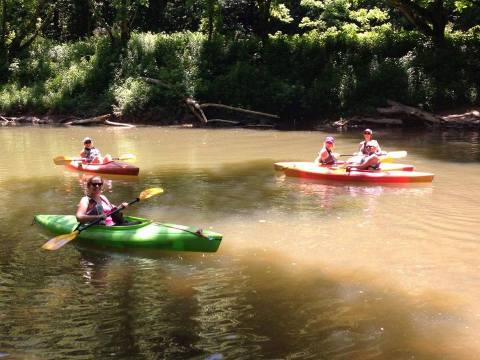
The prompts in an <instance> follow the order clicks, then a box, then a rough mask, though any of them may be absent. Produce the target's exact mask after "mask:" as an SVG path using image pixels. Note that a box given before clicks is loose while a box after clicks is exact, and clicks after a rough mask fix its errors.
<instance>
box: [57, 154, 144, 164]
mask: <svg viewBox="0 0 480 360" xmlns="http://www.w3.org/2000/svg"><path fill="white" fill-rule="evenodd" d="M112 160H135V155H133V154H123V155H121V156H119V157H114V158H112ZM71 161H82V158H73V157H69V156H57V157H54V158H53V162H54V163H55V165H65V164H67V163H69V162H71ZM96 165H101V164H96Z"/></svg>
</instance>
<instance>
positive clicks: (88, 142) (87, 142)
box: [84, 140, 92, 145]
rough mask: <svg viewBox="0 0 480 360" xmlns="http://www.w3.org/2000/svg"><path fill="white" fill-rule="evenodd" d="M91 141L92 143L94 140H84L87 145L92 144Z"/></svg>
mask: <svg viewBox="0 0 480 360" xmlns="http://www.w3.org/2000/svg"><path fill="white" fill-rule="evenodd" d="M91 143H92V142H91V141H90V140H88V141H85V142H84V144H85V145H86V144H91Z"/></svg>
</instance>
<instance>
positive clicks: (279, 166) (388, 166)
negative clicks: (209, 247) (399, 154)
mask: <svg viewBox="0 0 480 360" xmlns="http://www.w3.org/2000/svg"><path fill="white" fill-rule="evenodd" d="M273 167H274V168H275V170H278V171H282V170H283V169H284V168H287V167H302V168H305V169H307V168H311V169H317V168H319V167H321V168H326V169H342V168H345V165H340V166H330V165H320V166H319V165H317V164H314V163H313V162H301V161H290V162H277V163H275V164H273ZM414 169H415V167H414V166H413V165H409V164H397V163H381V164H380V170H383V171H394V170H396V171H413V170H414Z"/></svg>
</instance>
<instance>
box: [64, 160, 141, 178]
mask: <svg viewBox="0 0 480 360" xmlns="http://www.w3.org/2000/svg"><path fill="white" fill-rule="evenodd" d="M65 167H66V168H67V169H70V170H76V171H84V172H89V173H96V174H112V175H138V172H139V171H140V169H139V168H138V167H136V166H134V165H130V164H126V163H121V162H117V161H110V162H107V163H104V164H82V162H81V161H71V162H69V163H67V164H65Z"/></svg>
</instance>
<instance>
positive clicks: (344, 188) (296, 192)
mask: <svg viewBox="0 0 480 360" xmlns="http://www.w3.org/2000/svg"><path fill="white" fill-rule="evenodd" d="M275 180H276V183H277V184H278V186H279V187H280V188H284V189H288V191H289V192H291V194H292V197H295V198H296V201H297V203H301V204H302V205H303V208H304V209H308V206H307V207H305V204H308V205H309V206H310V207H313V208H315V209H319V210H320V209H321V210H324V211H326V212H329V211H332V210H342V211H345V210H346V209H358V208H362V209H363V210H364V211H369V210H373V209H374V207H375V206H376V204H377V203H378V201H379V198H380V197H381V196H383V195H387V196H390V195H407V194H415V195H416V196H419V195H427V194H431V193H432V191H433V186H432V185H431V184H382V185H375V184H349V183H339V182H336V181H316V180H311V179H302V178H295V177H288V176H285V175H284V174H282V173H280V172H277V173H276V176H275ZM306 199H311V202H308V201H307V200H306Z"/></svg>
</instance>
